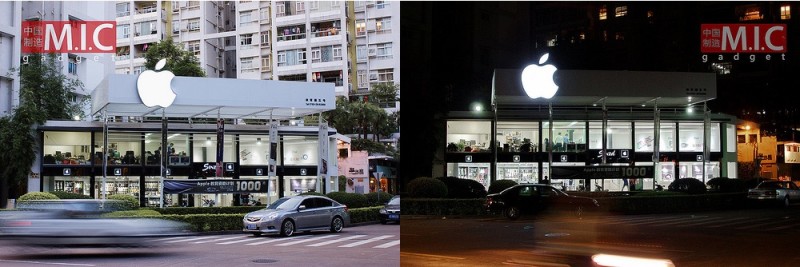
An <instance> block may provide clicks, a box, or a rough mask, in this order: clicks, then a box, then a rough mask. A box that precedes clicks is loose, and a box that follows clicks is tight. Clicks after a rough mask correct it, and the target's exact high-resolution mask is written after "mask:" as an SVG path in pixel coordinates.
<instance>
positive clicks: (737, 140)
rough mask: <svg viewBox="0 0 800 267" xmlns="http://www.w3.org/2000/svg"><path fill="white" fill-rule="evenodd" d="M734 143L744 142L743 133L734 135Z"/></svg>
mask: <svg viewBox="0 0 800 267" xmlns="http://www.w3.org/2000/svg"><path fill="white" fill-rule="evenodd" d="M736 143H739V144H744V143H746V142H745V140H744V135H743V134H739V135H736Z"/></svg>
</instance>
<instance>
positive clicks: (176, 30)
mask: <svg viewBox="0 0 800 267" xmlns="http://www.w3.org/2000/svg"><path fill="white" fill-rule="evenodd" d="M180 31H181V22H180V21H177V20H174V21H172V33H179V32H180Z"/></svg>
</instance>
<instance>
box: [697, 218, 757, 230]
mask: <svg viewBox="0 0 800 267" xmlns="http://www.w3.org/2000/svg"><path fill="white" fill-rule="evenodd" d="M747 219H752V218H747ZM766 220H772V218H763V219H756V220H747V221H737V222H731V223H723V224H717V225H714V226H709V227H713V228H717V227H723V226H731V225H737V224H742V223H754V222H760V221H766Z"/></svg>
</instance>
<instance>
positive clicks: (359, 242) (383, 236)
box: [339, 235, 393, 248]
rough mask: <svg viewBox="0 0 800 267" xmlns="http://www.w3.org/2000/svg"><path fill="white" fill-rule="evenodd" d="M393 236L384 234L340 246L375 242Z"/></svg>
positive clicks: (347, 246)
mask: <svg viewBox="0 0 800 267" xmlns="http://www.w3.org/2000/svg"><path fill="white" fill-rule="evenodd" d="M392 236H393V235H382V236H379V237H373V238H370V239H367V240H362V241H358V242H355V243H350V244H347V245H341V246H339V247H340V248H352V247H355V246H359V245H363V244H366V243H370V242H375V241H378V240H381V239H386V238H390V237H392Z"/></svg>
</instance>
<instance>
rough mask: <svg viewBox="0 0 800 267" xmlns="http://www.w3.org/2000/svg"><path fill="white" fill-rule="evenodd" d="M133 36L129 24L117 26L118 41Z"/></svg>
mask: <svg viewBox="0 0 800 267" xmlns="http://www.w3.org/2000/svg"><path fill="white" fill-rule="evenodd" d="M130 36H131V27H130V25H128V24H123V25H117V39H122V38H128V37H130Z"/></svg>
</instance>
